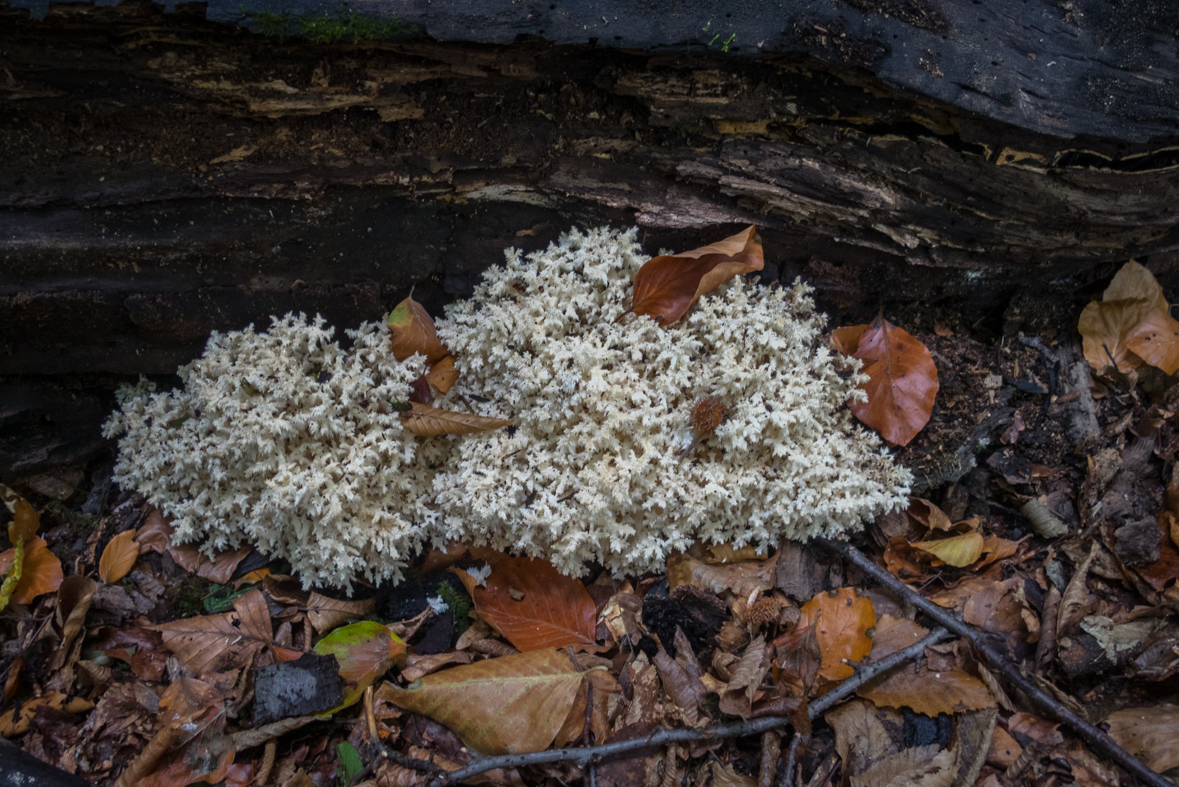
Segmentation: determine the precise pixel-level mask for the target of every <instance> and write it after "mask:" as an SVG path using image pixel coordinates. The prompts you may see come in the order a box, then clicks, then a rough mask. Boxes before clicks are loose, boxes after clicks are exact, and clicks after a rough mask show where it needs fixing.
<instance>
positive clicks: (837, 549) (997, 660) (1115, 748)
mask: <svg viewBox="0 0 1179 787" xmlns="http://www.w3.org/2000/svg"><path fill="white" fill-rule="evenodd" d="M816 543H817V544H818V545H819V546H821V547H823V548H824V549H826V550H828V551H830V552H834V553H835V554H837V555H839V556H840V557H842V558H843V559H844V560H846V561H847V562H848V563H851V564H852V565H853V566H855V567H856V568H858V569H859V570H860V571H862V572H864V573H865V574H867V575H868V576H870V577H872V579H874V580H876V581H877V582H879V583H880V584H881V585H883V586H884V587H886V588H888V589H889V590H891V591H892V592H893V593H895V594H897V595H898V596H899V597H901V598H903V599H905V600H907V601H909V602H911V603H912V604H913V606H915V607H917V609H919V610H921V611H922V612H924V613H925V614H926V615H928V616H929V617H931V618H933V619H934V620H936V621H937V622H938V624H939V625H942V626H945V627H946V628H947V629H949V630H950V631H952V632H954V633H955V634H957V635H958V636H961V637H966V638H967V639H969V640H970V641H971V643H972V644H973V645H974V647H975V649H976V650H977V651H978V652H979V653H980V654H982V656H983V658H984V659H986V661H987V668H988V669H990V670H991V671H993V672H997V673H999V674H1000V675H1002V676H1003V677H1004V678H1006V679H1007V680H1009V681H1011V683H1012V684H1013V685H1014V686H1015V687H1016V688H1018V689H1019V690H1020V691H1022V692H1023V693H1024V694H1025V695H1027V697H1028V699H1030V700H1031V701H1032V702H1033V703H1035V704H1036V706H1037V707H1038V708H1039V710H1041V711H1043V712H1044V713H1045V714H1047V715H1049V716H1051V717H1052V718H1054V719H1056V720H1057V721H1059V722H1061V723H1062V724H1065V725H1066V726H1068V727H1069V728H1070V729H1071V730H1072V731H1073V732H1074V733H1076V734H1077V737H1079V738H1080V739H1081V740H1083V741H1084V742H1085V743H1087V744H1088V745H1089V746H1091V747H1092V748H1093V749H1094V750H1095V751H1096V752H1098V753H1099V754H1102V755H1104V756H1105V757H1108V758H1109V759H1110V760H1112V761H1113V762H1114V763H1116V764H1117V765H1118V766H1119V767H1120V768H1122V769H1123V770H1125V771H1126V772H1127V773H1130V774H1131V775H1133V776H1135V777H1137V778H1138V779H1140V780H1141V781H1142V782H1143V783H1144V784H1149V785H1151V787H1175V784H1174V782H1171V781H1170V780H1168V779H1165V778H1163V777H1162V776H1160V775H1159V774H1157V773H1155V772H1154V771H1152V770H1151V769H1150V768H1147V767H1146V766H1145V765H1143V764H1142V763H1141V762H1139V761H1138V760H1137V759H1135V758H1134V757H1133V756H1132V755H1131V754H1130V753H1129V752H1127V751H1126V750H1125V749H1123V748H1122V747H1121V746H1119V745H1118V743H1117V741H1115V740H1114V739H1113V738H1111V737H1109V735H1107V734H1106V733H1105V732H1103V731H1102V730H1100V729H1098V728H1097V727H1094V726H1093V725H1092V724H1090V723H1089V722H1087V721H1085V720H1084V719H1082V718H1081V717H1080V716H1078V715H1077V714H1075V713H1073V712H1072V711H1070V710H1069V709H1068V708H1066V707H1064V705H1062V704H1060V703H1059V702H1058V701H1056V700H1055V699H1053V698H1052V697H1050V696H1049V695H1048V694H1046V693H1045V692H1044V691H1043V690H1041V689H1040V687H1039V686H1037V685H1036V684H1034V683H1032V682H1031V681H1030V680H1028V679H1027V678H1025V677H1024V676H1023V673H1021V672H1020V671H1019V667H1017V666H1016V665H1014V664H1012V663H1011V662H1010V661H1009V660H1008V659H1007V657H1006V656H1004V655H1003V654H1002V653H1000V652H999V651H998V650H996V649H995V648H994V646H992V645H991V643H990V642H988V641H987V635H986V634H985V633H984V632H981V631H979V630H978V629H975V628H974V627H973V626H969V625H967V624H966V623H964V622H962V621H961V620H959V619H958V618H957V617H955V616H954V615H952V614H950V613H949V612H948V611H947V610H945V609H943V608H942V607H939V606H938V605H937V604H934V603H933V602H932V601H928V600H927V599H924V598H922V597H921V596H920V595H918V594H917V591H915V590H913V588H911V587H909V586H908V585H906V584H905V583H904V582H901V581H900V580H899V579H897V578H896V577H894V576H893V575H892V574H890V573H888V572H887V571H885V570H884V569H883V568H881V567H880V566H878V565H876V564H875V563H873V562H872V560H871V559H870V558H869V557H868V556H867V555H865V554H864V553H863V552H861V551H859V550H858V549H856V548H855V547H853V546H852V545H851V544H846V543H844V542H841V541H828V540H826V539H817V540H816Z"/></svg>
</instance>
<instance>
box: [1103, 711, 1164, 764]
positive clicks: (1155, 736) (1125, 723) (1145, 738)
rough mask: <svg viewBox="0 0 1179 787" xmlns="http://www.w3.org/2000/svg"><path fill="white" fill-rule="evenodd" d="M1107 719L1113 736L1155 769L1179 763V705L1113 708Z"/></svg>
mask: <svg viewBox="0 0 1179 787" xmlns="http://www.w3.org/2000/svg"><path fill="white" fill-rule="evenodd" d="M1106 722H1107V723H1108V724H1109V734H1110V737H1111V738H1113V739H1114V740H1115V741H1117V742H1118V743H1119V744H1121V746H1122V748H1123V749H1125V750H1126V751H1128V752H1130V753H1131V754H1133V755H1134V756H1135V757H1137V758H1138V759H1140V760H1142V761H1143V762H1144V763H1146V766H1147V767H1148V768H1150V769H1151V770H1152V771H1154V772H1155V773H1163V772H1164V771H1169V770H1171V769H1172V768H1174V767H1176V766H1179V705H1168V704H1166V703H1161V704H1159V705H1155V706H1153V707H1148V708H1127V709H1126V710H1119V711H1114V712H1113V713H1111V714H1109V717H1108V718H1106Z"/></svg>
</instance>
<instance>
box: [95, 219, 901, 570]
mask: <svg viewBox="0 0 1179 787" xmlns="http://www.w3.org/2000/svg"><path fill="white" fill-rule="evenodd" d="M645 260H646V257H644V256H643V255H642V254H641V251H640V249H639V247H638V245H637V243H635V239H634V233H633V231H632V232H617V231H613V230H609V229H599V230H593V231H589V232H578V231H573V232H570V233H569V234H568V235H566V236H564V237H563V238H562V239H561V241H560V242H559V243H558V244H555V245H553V246H551V247H550V248H549V249H547V250H546V251H544V252H540V253H537V254H532V255H529V256H528V257H524V256H522V255H521V254H519V253H518V252H516V251H514V250H513V251H509V252H508V255H507V263H506V265H505V266H503V267H497V268H493V269H492V270H490V271H488V273H487V274H486V277H485V280H484V282H483V283H482V284H481V285H480V286H479V287H478V288H477V290H476V292H475V294H474V295H473V296H472V297H471V298H470V299H468V300H465V301H462V302H460V303H457V304H454V305H453V306H451V307H450V308H448V310H447V316H446V318H445V319H442V320H440V321H439V322H438V326H437V329H438V335H439V337H440V338H441V339H442V341H443V342H444V343H445V344H446V346H447V347H448V348H449V349H450V351H451V352H453V353H454V355H455V357H456V358H457V359H458V360H457V364H458V367H459V369H460V371H461V377H460V379H459V382H458V384H457V385H456V386H455V387H454V389H452V390H451V392H450V393H449V395H448V396H447V397H445V399H443V400H442V401H441V402H438V401H436V402H435V404H436V405H438V406H442V407H445V406H447V401H457V399H458V397H459V396H464V397H468V401H469V400H471V399H474V400H475V401H480V402H483V401H486V404H484V405H482V409H483V414H484V415H489V416H498V417H503V418H511V419H513V422H514V424H515V426H514V428H511V429H500V430H497V431H491V432H487V433H482V434H476V435H468V436H463V437H455V436H452V437H430V438H416V437H414V436H412V435H411V434H409V433H408V432H406V431H405V430H403V428H402V426H401V424H400V422H399V416H398V412H397V410H396V409H395V408H394V407H392V406H391V404H393V403H396V402H402V401H405V400H406V398H407V397H408V396H409V392H410V383H411V382H412V381H413V380H414V379H415V378H416V377H417V376H418V375H419V374H421V372H422V370H423V363H422V359H421V357H420V356H415V357H413V358H410V359H407V360H406V361H405V362H404V363H399V362H397V361H396V360H395V359H394V358H393V356H392V354H391V353H389V351H388V339H387V336H386V335H385V328H384V327H383V326H376V325H371V324H369V325H365V326H362V327H361V329H360V330H359V331H357V332H355V333H353V334H352V335H353V337H354V346H353V348H352V349H351V350H344V349H342V348H341V347H339V346H338V345H337V344H335V343H333V342H332V341H331V333H330V331H329V330H326V329H325V328H324V327H323V325H322V322H321V321H316V322H314V323H310V322H307V321H306V320H304V319H302V318H294V317H290V316H288V317H285V318H282V319H276V320H275V322H274V324H273V325H272V326H271V328H270V330H269V332H267V333H255V332H254V331H252V330H247V331H243V332H239V333H231V334H214V335H213V337H212V338H211V339H210V340H209V344H208V347H207V348H206V350H205V354H204V356H203V357H202V358H201V359H200V360H199V361H198V362H196V363H194V364H192V365H191V366H190V367H188V368H187V377H186V380H185V387H184V389H182V390H179V391H175V392H172V393H165V394H148V393H142V394H141V395H139V396H135V397H132V398H129V399H127V400H126V401H125V402H124V404H123V407H122V411H121V412H119V413H116V414H115V415H114V416H113V417H112V419H111V421H110V422H109V423H108V426H107V433H108V434H109V435H119V434H121V435H122V437H121V440H120V444H119V447H120V452H119V461H118V465H117V468H116V477H117V479H118V480H119V482H120V483H121V484H123V485H124V486H125V487H128V488H134V489H137V490H139V491H141V492H142V493H144V494H145V495H146V496H147V497H148V499H149V500H151V501H152V502H153V503H155V504H157V505H159V506H161V507H162V508H163V510H164V511H165V512H166V513H168V514H169V515H171V516H172V517H173V518H174V520H175V522H176V525H177V533H178V535H179V537H180V538H182V539H184V540H194V539H202V540H204V541H205V542H206V543H207V544H209V545H211V546H212V547H215V548H219V547H223V546H229V545H235V544H238V543H241V542H243V541H249V542H251V543H254V544H256V545H257V546H258V547H259V548H260V549H262V550H263V551H265V552H267V553H268V554H271V555H274V556H276V557H284V558H286V559H288V560H289V561H290V562H291V564H292V566H293V567H294V568H295V570H296V571H298V572H299V573H300V574H301V575H302V577H303V581H304V582H305V583H313V582H328V583H335V584H343V585H348V584H350V582H351V580H352V579H353V578H354V576H355V575H356V574H358V573H360V574H363V575H365V576H367V577H369V578H371V579H377V580H379V579H385V578H392V579H394V580H395V579H397V578H398V577H399V576H400V571H401V569H402V568H403V567H404V565H405V563H406V561H407V559H408V557H409V556H410V555H411V554H412V553H413V551H414V550H416V549H418V548H420V547H421V546H423V545H428V544H432V543H433V544H441V543H442V542H443V541H445V540H449V539H456V540H459V541H461V542H464V543H468V544H490V545H492V546H495V547H498V548H507V549H511V550H514V551H517V552H519V553H522V554H528V555H533V556H537V557H543V558H546V559H548V560H550V561H552V562H553V563H554V564H555V565H556V566H557V567H558V568H559V569H561V570H562V571H564V572H567V573H576V572H579V571H580V570H581V569H582V567H583V566H584V565H585V564H586V563H588V562H590V561H597V562H600V563H602V564H603V565H605V566H606V567H607V568H608V569H610V570H611V571H613V572H614V573H617V574H622V573H636V572H641V571H646V570H653V569H658V568H659V567H660V566H661V565H662V564H663V561H664V560H665V558H666V557H667V555H668V554H669V553H671V552H672V551H674V550H681V549H686V548H687V547H688V546H689V545H690V544H691V543H692V542H694V541H697V540H704V541H714V542H731V543H733V544H735V545H738V546H740V545H743V544H748V543H753V544H758V545H761V546H769V545H773V544H775V543H776V542H777V541H778V539H779V538H782V537H786V538H806V537H809V536H814V535H819V534H822V535H835V534H839V533H842V532H846V531H848V530H850V529H853V528H856V527H858V526H859V525H860V523H861V522H862V521H863V520H864V519H865V518H867V517H871V516H873V515H875V514H877V513H880V512H882V511H885V510H888V509H890V508H893V507H894V506H897V505H899V504H902V502H903V500H904V495H905V493H906V491H907V486H908V483H909V480H910V477H909V474H908V472H907V471H906V470H904V469H903V468H900V467H898V466H897V465H895V464H894V463H893V462H892V460H891V458H889V456H888V455H887V453H885V452H884V451H883V450H882V448H881V444H880V441H879V438H878V437H876V436H875V435H873V434H871V433H869V432H867V431H865V430H864V429H862V428H859V427H856V426H855V425H853V424H852V423H851V420H850V416H849V414H848V412H847V410H846V408H843V407H842V405H843V403H844V402H845V401H846V400H847V399H848V398H849V397H850V396H855V395H857V393H856V391H855V387H856V385H857V383H858V382H859V379H860V378H859V376H858V375H852V376H851V377H850V378H849V379H843V378H841V377H840V376H839V375H838V374H836V368H835V358H833V357H832V355H831V353H830V352H829V351H828V350H827V349H826V347H825V346H824V345H823V344H822V342H821V341H820V334H821V331H822V327H823V318H822V316H820V315H817V314H815V312H814V310H813V303H812V301H811V299H810V297H809V292H810V290H809V288H807V287H806V286H805V285H803V284H801V283H795V284H794V286H793V287H789V288H780V287H764V286H761V285H759V284H755V283H750V282H745V281H741V280H737V281H734V282H733V283H732V284H731V285H729V286H728V287H727V289H723V290H721V291H718V292H717V293H714V294H712V295H710V296H707V297H705V298H702V299H701V300H700V302H699V304H698V305H697V306H696V308H694V309H693V310H692V311H691V312H690V313H689V314H688V315H687V316H685V317H684V318H683V319H681V320H679V321H677V322H676V323H674V324H672V325H669V326H660V325H658V324H657V323H656V322H655V321H654V320H652V319H650V318H647V317H635V316H634V315H627V314H626V313H627V311H628V308H629V301H630V292H631V291H630V282H631V279H632V278H633V276H634V274H635V271H636V270H637V269H638V267H639V266H640V265H641V264H642V263H643V262H644V261H645ZM701 403H707V404H701ZM702 407H703V408H704V409H703V410H702V409H701V408H702ZM694 442H699V443H700V444H699V445H697V446H695V447H694V448H693V450H692V451H690V452H687V451H686V450H685V449H687V448H689V447H690V446H692V445H693V443H694Z"/></svg>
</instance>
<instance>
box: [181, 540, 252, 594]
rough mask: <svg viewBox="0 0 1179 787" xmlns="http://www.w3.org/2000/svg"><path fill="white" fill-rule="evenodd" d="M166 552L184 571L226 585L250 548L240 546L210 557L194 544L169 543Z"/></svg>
mask: <svg viewBox="0 0 1179 787" xmlns="http://www.w3.org/2000/svg"><path fill="white" fill-rule="evenodd" d="M168 554H169V555H171V556H172V559H173V560H175V561H176V565H178V566H180V567H181V568H183V569H184V570H185V571H188V572H189V573H192V574H196V575H197V576H198V577H200V578H201V579H207V580H209V581H210V582H216V583H217V584H218V585H226V584H229V582H231V581H232V580H233V574H234V572H236V571H237V564H238V563H240V562H242V561H243V560H245V559H246V556H247V555H249V554H250V548H249V547H241V548H240V549H233V550H230V551H228V552H218V553H217V555H216V556H214V557H213V558H212V559H210V558H209V556H208V555H206V554H205V553H204V552H203V551H201V548H200V547H199V546H197V545H196V544H171V545H170V546H169V547H168Z"/></svg>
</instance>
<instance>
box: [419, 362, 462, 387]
mask: <svg viewBox="0 0 1179 787" xmlns="http://www.w3.org/2000/svg"><path fill="white" fill-rule="evenodd" d="M458 378H459V373H458V369H456V368H454V356H453V355H448V356H446V357H445V358H443V359H442V360H440V361H435V362H434V363H432V364H430V370H429V371H428V372H426V382H428V383H429V384H430V387H431V388H433V389H434V390H436V391H438V393H440V394H445V393H446V392H447V391H449V390H450V387H451V386H452V385H454V384H455V382H456V381H457V380H458Z"/></svg>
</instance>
